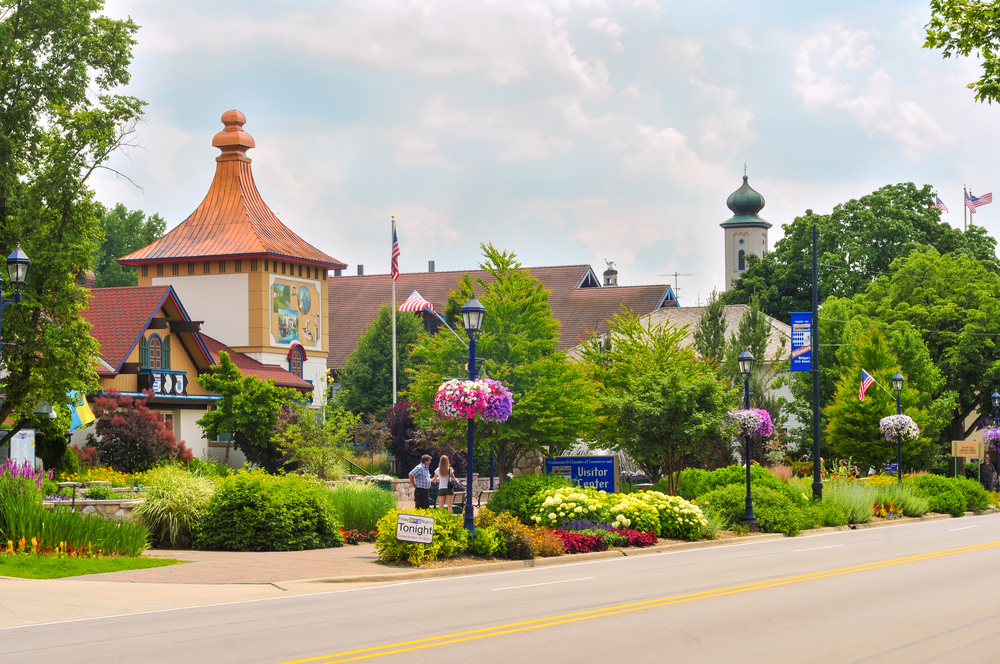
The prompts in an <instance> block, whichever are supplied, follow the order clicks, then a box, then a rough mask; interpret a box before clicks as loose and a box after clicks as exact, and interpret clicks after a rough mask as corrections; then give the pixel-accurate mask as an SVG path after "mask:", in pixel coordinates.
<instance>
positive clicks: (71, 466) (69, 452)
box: [57, 446, 80, 475]
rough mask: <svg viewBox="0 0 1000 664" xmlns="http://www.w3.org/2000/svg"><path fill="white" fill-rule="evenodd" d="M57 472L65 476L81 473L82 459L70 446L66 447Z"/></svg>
mask: <svg viewBox="0 0 1000 664" xmlns="http://www.w3.org/2000/svg"><path fill="white" fill-rule="evenodd" d="M57 470H58V471H59V472H60V473H62V474H63V475H76V474H78V473H79V472H80V457H79V456H77V453H76V450H74V449H73V448H72V447H69V446H67V447H66V451H65V452H63V455H62V459H60V460H59V468H57Z"/></svg>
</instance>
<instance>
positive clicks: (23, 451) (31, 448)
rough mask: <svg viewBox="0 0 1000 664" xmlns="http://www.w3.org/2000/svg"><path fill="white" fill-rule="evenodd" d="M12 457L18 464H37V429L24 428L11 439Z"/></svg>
mask: <svg viewBox="0 0 1000 664" xmlns="http://www.w3.org/2000/svg"><path fill="white" fill-rule="evenodd" d="M10 458H11V459H12V460H13V461H14V463H16V464H22V463H24V462H25V461H27V462H28V463H29V464H31V465H32V466H34V465H35V430H34V429H22V430H20V431H18V432H17V433H15V434H14V437H13V438H11V439H10Z"/></svg>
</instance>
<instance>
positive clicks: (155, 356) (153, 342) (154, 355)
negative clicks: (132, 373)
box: [149, 334, 163, 369]
mask: <svg viewBox="0 0 1000 664" xmlns="http://www.w3.org/2000/svg"><path fill="white" fill-rule="evenodd" d="M149 368H150V369H162V368H163V341H162V340H161V339H160V335H158V334H154V335H153V336H151V337H150V338H149Z"/></svg>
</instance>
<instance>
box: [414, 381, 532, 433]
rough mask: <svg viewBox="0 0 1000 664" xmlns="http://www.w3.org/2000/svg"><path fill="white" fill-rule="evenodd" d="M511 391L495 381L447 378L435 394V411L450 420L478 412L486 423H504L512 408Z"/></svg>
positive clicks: (461, 418) (473, 415)
mask: <svg viewBox="0 0 1000 664" xmlns="http://www.w3.org/2000/svg"><path fill="white" fill-rule="evenodd" d="M513 405H514V403H513V399H512V398H511V393H510V390H508V389H507V388H506V387H504V385H503V383H501V382H500V381H498V380H492V379H490V378H484V379H482V380H458V379H454V380H449V381H445V382H444V383H443V384H442V385H441V387H439V388H438V391H437V394H436V395H435V396H434V410H436V411H437V412H438V413H440V414H441V416H442V417H444V418H447V419H449V420H467V419H469V418H472V417H475V416H476V415H481V416H482V418H483V419H484V420H486V421H488V422H503V421H504V420H506V419H507V418H508V417H510V413H511V410H512V409H513Z"/></svg>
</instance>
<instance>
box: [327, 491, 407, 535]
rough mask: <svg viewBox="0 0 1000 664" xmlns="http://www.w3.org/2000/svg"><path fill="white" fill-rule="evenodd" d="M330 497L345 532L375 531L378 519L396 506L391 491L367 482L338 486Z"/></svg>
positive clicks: (394, 497)
mask: <svg viewBox="0 0 1000 664" xmlns="http://www.w3.org/2000/svg"><path fill="white" fill-rule="evenodd" d="M330 497H331V498H332V499H333V505H334V507H335V508H336V510H337V515H338V516H339V517H340V520H341V522H342V523H343V524H344V529H345V530H367V531H370V530H377V529H378V522H379V519H381V518H382V517H384V516H385V515H386V514H388V513H389V510H394V509H396V506H397V505H396V496H395V495H394V494H393V493H392V492H391V491H386V490H385V489H382V488H380V487H379V486H378V485H377V484H374V483H372V482H367V481H359V482H346V483H344V484H338V485H336V486H334V487H333V488H332V489H330Z"/></svg>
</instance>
